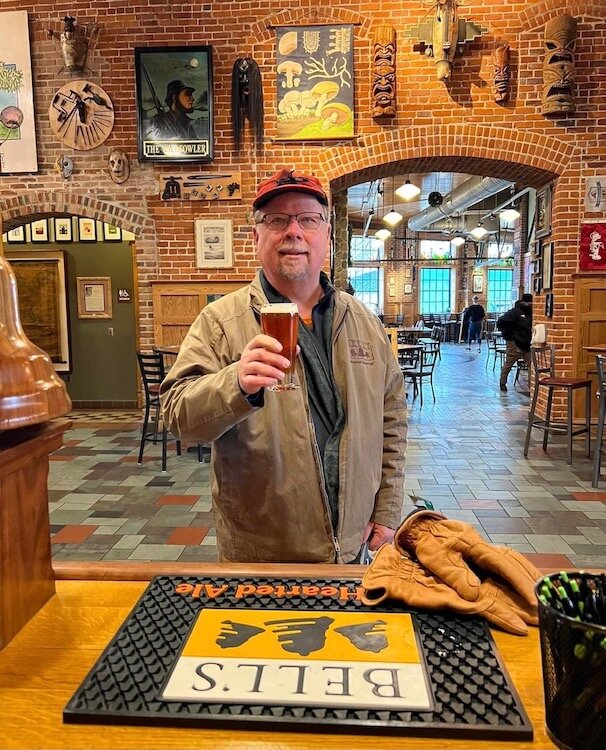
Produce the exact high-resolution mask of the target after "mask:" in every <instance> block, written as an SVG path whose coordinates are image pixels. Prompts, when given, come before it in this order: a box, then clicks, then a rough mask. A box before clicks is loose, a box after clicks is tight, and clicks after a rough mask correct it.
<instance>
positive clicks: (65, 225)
mask: <svg viewBox="0 0 606 750" xmlns="http://www.w3.org/2000/svg"><path fill="white" fill-rule="evenodd" d="M71 241H72V220H71V217H57V218H55V242H71Z"/></svg>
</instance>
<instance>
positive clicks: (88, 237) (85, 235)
mask: <svg viewBox="0 0 606 750" xmlns="http://www.w3.org/2000/svg"><path fill="white" fill-rule="evenodd" d="M78 236H79V237H80V242H96V241H97V222H96V221H95V220H94V219H87V218H85V217H84V216H81V217H80V218H79V219H78Z"/></svg>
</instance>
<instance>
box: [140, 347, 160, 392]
mask: <svg viewBox="0 0 606 750" xmlns="http://www.w3.org/2000/svg"><path fill="white" fill-rule="evenodd" d="M137 360H138V362H139V371H140V372H141V380H142V381H143V388H144V389H145V395H146V396H149V395H150V394H151V393H153V394H154V395H155V394H157V392H158V388H159V386H160V383H161V382H162V381H163V380H164V360H163V358H162V355H161V354H160V352H151V353H149V354H146V353H144V352H137Z"/></svg>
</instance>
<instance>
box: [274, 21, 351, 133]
mask: <svg viewBox="0 0 606 750" xmlns="http://www.w3.org/2000/svg"><path fill="white" fill-rule="evenodd" d="M353 42H354V39H353V26H350V25H327V26H298V27H295V26H280V27H278V28H277V29H276V44H277V55H276V82H277V92H278V97H277V105H278V112H277V127H278V134H277V137H278V139H281V140H289V141H303V140H305V141H310V140H313V141H317V140H326V139H329V138H331V139H332V138H352V137H353V135H354V88H353V86H354V83H353Z"/></svg>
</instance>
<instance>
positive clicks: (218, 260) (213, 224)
mask: <svg viewBox="0 0 606 750" xmlns="http://www.w3.org/2000/svg"><path fill="white" fill-rule="evenodd" d="M196 265H197V266H198V268H230V267H231V266H232V265H233V261H232V250H231V219H196Z"/></svg>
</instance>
